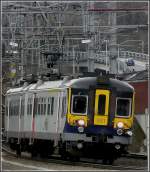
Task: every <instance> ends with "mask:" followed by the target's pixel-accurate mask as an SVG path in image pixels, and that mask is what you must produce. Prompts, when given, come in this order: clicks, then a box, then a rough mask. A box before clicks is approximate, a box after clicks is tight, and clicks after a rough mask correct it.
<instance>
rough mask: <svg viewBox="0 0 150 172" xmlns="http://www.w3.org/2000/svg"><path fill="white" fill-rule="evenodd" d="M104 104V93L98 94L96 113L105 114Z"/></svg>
mask: <svg viewBox="0 0 150 172" xmlns="http://www.w3.org/2000/svg"><path fill="white" fill-rule="evenodd" d="M105 104H106V96H105V95H99V99H98V114H100V115H105Z"/></svg>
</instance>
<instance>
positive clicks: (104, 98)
mask: <svg viewBox="0 0 150 172" xmlns="http://www.w3.org/2000/svg"><path fill="white" fill-rule="evenodd" d="M109 96H110V91H109V90H101V89H97V90H96V93H95V110H94V125H102V126H106V125H108V113H109Z"/></svg>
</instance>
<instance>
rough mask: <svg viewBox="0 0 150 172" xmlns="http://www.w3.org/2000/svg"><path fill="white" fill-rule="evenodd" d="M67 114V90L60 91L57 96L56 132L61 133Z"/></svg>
mask: <svg viewBox="0 0 150 172" xmlns="http://www.w3.org/2000/svg"><path fill="white" fill-rule="evenodd" d="M66 114H67V90H63V91H62V92H60V96H59V111H58V132H59V133H62V131H63V129H64V126H65V121H66Z"/></svg>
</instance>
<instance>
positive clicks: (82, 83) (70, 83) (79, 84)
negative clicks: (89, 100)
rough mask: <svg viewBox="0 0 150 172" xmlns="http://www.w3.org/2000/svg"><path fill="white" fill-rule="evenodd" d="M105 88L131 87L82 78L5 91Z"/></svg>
mask: <svg viewBox="0 0 150 172" xmlns="http://www.w3.org/2000/svg"><path fill="white" fill-rule="evenodd" d="M101 85H103V86H105V87H109V88H116V89H117V90H118V91H131V92H133V90H134V89H133V87H132V86H131V85H129V84H128V83H127V82H124V81H120V80H117V79H112V78H109V80H107V81H106V80H98V78H97V77H84V78H77V79H71V80H58V81H45V82H44V81H41V80H40V81H38V82H37V83H34V84H29V85H24V86H22V87H19V88H11V89H9V90H8V91H7V94H11V93H16V92H22V91H34V90H37V91H38V90H39V91H40V90H47V89H64V88H67V87H71V88H83V89H89V88H90V87H91V86H94V87H95V86H98V87H99V86H101Z"/></svg>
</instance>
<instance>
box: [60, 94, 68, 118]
mask: <svg viewBox="0 0 150 172" xmlns="http://www.w3.org/2000/svg"><path fill="white" fill-rule="evenodd" d="M66 113H67V98H66V97H63V100H62V116H61V117H62V118H63V117H64V116H65V114H66Z"/></svg>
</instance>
